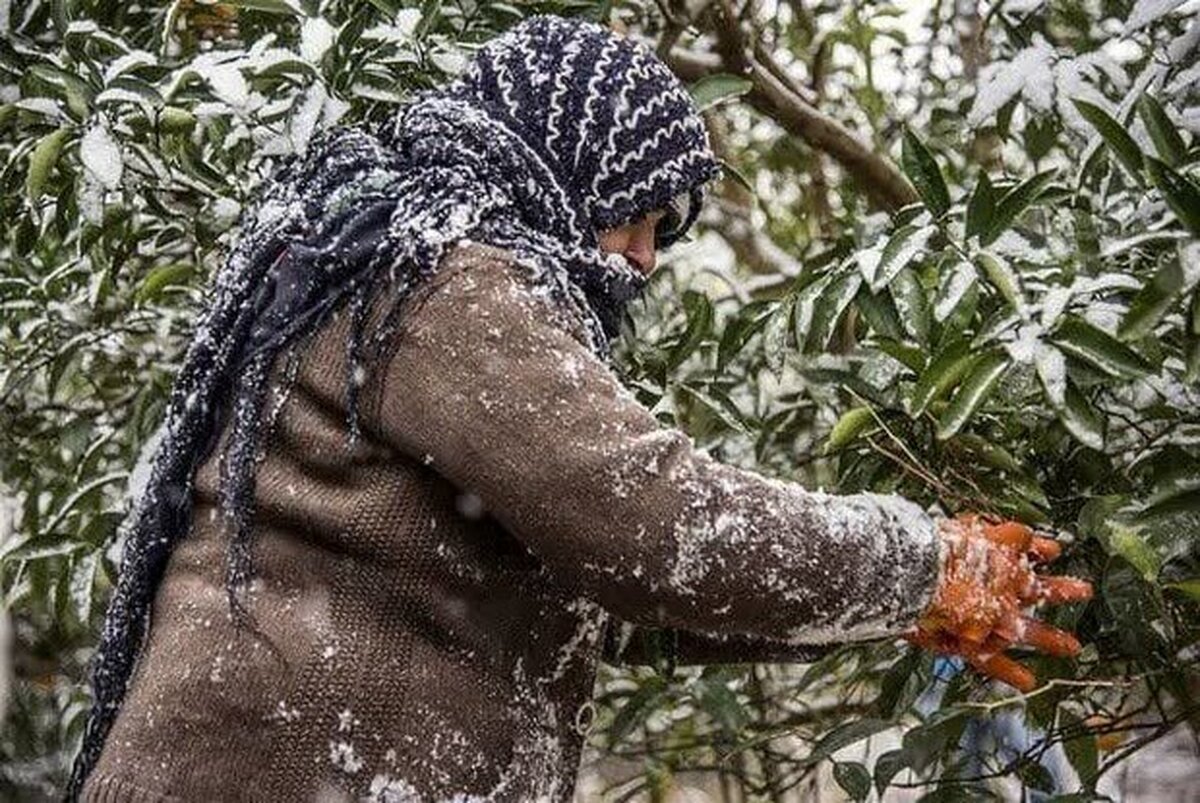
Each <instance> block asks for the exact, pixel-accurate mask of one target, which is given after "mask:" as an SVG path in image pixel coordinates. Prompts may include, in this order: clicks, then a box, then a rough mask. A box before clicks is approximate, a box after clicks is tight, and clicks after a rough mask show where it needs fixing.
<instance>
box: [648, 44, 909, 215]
mask: <svg viewBox="0 0 1200 803" xmlns="http://www.w3.org/2000/svg"><path fill="white" fill-rule="evenodd" d="M727 50H728V48H727ZM742 53H743V57H744V58H745V61H746V64H747V65H748V67H747V69H748V70H749V71H748V72H746V73H743V75H744V76H745V77H746V78H748V79H750V81H751V82H752V83H753V88H752V89H751V90H750V92H749V93H748V94H747V95H746V99H747V101H748V102H749V103H750V105H751V106H753V107H754V108H755V109H757V110H758V111H759V112H761V113H763V114H765V115H767V116H768V117H770V118H772V119H773V120H775V121H776V122H777V123H779V125H780V126H781V127H782V128H783V129H784V130H785V131H787V132H788V133H789V134H791V135H793V136H795V137H798V138H800V139H801V140H803V141H804V142H805V143H807V144H808V145H809V146H810V147H813V148H816V149H817V150H820V151H823V152H824V153H827V154H829V156H830V157H832V158H833V159H834V160H835V161H837V162H838V163H839V164H840V165H841V166H842V168H843V169H844V170H845V171H846V172H847V173H848V174H849V175H850V176H851V178H853V179H854V181H855V182H856V183H857V184H858V185H859V186H860V187H861V188H862V189H863V191H864V192H865V193H866V194H867V196H868V197H869V198H870V199H871V200H872V201H873V202H875V203H877V204H878V205H880V206H881V207H883V208H885V209H889V210H892V209H897V208H899V207H901V206H904V205H905V204H909V203H912V202H913V201H916V200H917V194H916V192H915V191H914V190H913V188H912V185H911V184H909V183H908V179H906V178H905V177H904V174H903V173H901V172H900V171H899V170H898V169H897V168H896V166H895V165H894V164H892V163H891V162H890V161H889V160H888V159H886V158H884V157H883V156H880V155H879V154H877V153H875V152H874V151H872V150H871V149H870V148H869V147H868V146H867V145H866V144H865V143H864V142H862V141H861V140H860V139H858V137H856V136H855V135H854V134H853V133H851V132H850V131H849V130H848V129H847V128H846V127H845V126H843V125H842V124H841V123H839V122H838V121H837V120H834V119H833V118H832V117H829V116H828V115H826V114H824V113H823V112H821V111H820V110H819V109H817V108H816V107H815V106H813V105H812V104H810V103H809V102H808V101H806V100H805V99H804V98H803V97H801V96H800V95H799V94H798V93H797V92H795V91H793V90H791V89H790V88H789V87H788V86H786V85H784V83H783V82H781V81H780V80H779V79H778V78H776V77H775V76H774V75H773V74H772V73H771V70H769V69H768V68H767V67H765V66H763V65H762V64H760V63H758V62H757V61H754V60H752V59H749V58H748V57H746V56H745V53H744V51H742ZM664 60H665V61H666V62H667V64H668V66H670V67H671V69H672V70H674V72H675V74H676V75H678V76H679V77H680V78H681V79H683V80H684V81H688V82H693V81H698V80H699V79H701V78H703V77H704V76H706V75H711V74H713V73H715V72H721V71H725V70H728V69H729V68H730V66H731V65H729V64H728V63H726V61H725V60H724V57H722V58H714V57H713V56H711V55H707V54H699V55H698V54H694V53H688V52H685V51H682V50H678V49H675V50H672V51H671V52H670V53H668V54H666V56H665V57H664ZM734 71H735V72H736V70H734Z"/></svg>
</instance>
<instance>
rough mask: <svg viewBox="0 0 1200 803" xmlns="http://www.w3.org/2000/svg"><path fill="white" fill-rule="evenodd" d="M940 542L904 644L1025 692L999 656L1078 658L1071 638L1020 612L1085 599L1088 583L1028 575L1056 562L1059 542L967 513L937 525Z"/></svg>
mask: <svg viewBox="0 0 1200 803" xmlns="http://www.w3.org/2000/svg"><path fill="white" fill-rule="evenodd" d="M942 538H943V539H944V542H945V543H944V545H945V547H946V550H945V552H943V559H942V571H941V577H940V579H939V582H938V588H937V591H936V592H935V594H934V599H933V602H932V604H930V606H929V608H928V609H926V611H925V613H924V614H922V616H921V618H920V620H919V621H918V622H917V628H916V630H915V631H913V632H910V633H907V634H905V638H907V639H908V640H909V641H912V642H913V643H914V644H917V645H919V646H921V647H924V648H925V649H928V650H933V651H934V652H939V653H945V654H949V655H961V656H962V657H963V658H964V659H966V661H967V663H969V664H970V665H971V666H973V667H974V668H975V669H977V670H978V671H980V672H982V673H983V674H985V675H987V676H989V677H992V678H995V679H997V680H1002V681H1004V682H1005V683H1007V684H1008V685H1010V686H1013V687H1015V688H1017V689H1020V690H1021V691H1023V692H1028V691H1031V690H1032V689H1033V688H1034V687H1035V686H1036V685H1037V679H1036V678H1035V677H1034V675H1033V673H1032V672H1030V671H1029V669H1027V668H1026V667H1024V666H1022V665H1021V664H1020V663H1018V662H1017V661H1014V660H1013V659H1012V658H1009V657H1008V656H1006V655H1005V654H1004V651H1005V650H1006V649H1008V648H1009V647H1010V646H1012V645H1014V644H1022V645H1025V646H1028V647H1033V648H1034V649H1036V650H1040V651H1041V652H1044V653H1047V654H1048V655H1062V656H1071V655H1076V654H1078V653H1079V649H1080V647H1079V642H1078V641H1077V640H1076V639H1075V637H1074V636H1072V635H1071V634H1070V633H1068V632H1066V631H1064V630H1059V629H1058V628H1056V627H1051V626H1050V625H1047V624H1043V623H1042V622H1039V621H1038V620H1037V619H1034V618H1032V617H1031V616H1027V615H1025V613H1024V610H1023V609H1024V608H1026V607H1029V606H1032V605H1035V604H1037V603H1039V602H1051V603H1057V602H1072V601H1076V600H1086V599H1090V598H1091V596H1092V585H1091V583H1088V582H1086V581H1084V580H1076V579H1075V578H1073V577H1043V576H1039V575H1037V574H1035V573H1034V571H1033V566H1034V564H1037V563H1045V562H1046V561H1050V560H1054V558H1056V557H1058V555H1059V553H1060V552H1061V551H1062V549H1061V547H1060V546H1059V545H1058V543H1057V542H1055V541H1052V540H1050V539H1049V538H1041V537H1039V536H1035V535H1034V534H1033V531H1032V530H1030V529H1029V528H1028V527H1027V526H1025V525H1024V524H1021V523H1019V522H1015V521H1006V522H991V521H988V520H985V519H983V518H982V517H980V516H978V515H975V514H971V513H968V514H964V515H961V516H958V517H956V518H953V519H946V520H943V522H942Z"/></svg>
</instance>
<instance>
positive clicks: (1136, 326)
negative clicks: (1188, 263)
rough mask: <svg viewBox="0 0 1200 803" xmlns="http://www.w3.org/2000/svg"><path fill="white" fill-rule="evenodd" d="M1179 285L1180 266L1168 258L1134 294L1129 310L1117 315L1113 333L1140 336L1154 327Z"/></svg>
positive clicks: (1180, 280) (1124, 335) (1123, 337)
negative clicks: (1121, 316) (1117, 320)
mask: <svg viewBox="0 0 1200 803" xmlns="http://www.w3.org/2000/svg"><path fill="white" fill-rule="evenodd" d="M1182 289H1183V267H1182V266H1181V265H1180V264H1179V260H1178V259H1172V260H1170V261H1169V262H1167V264H1165V265H1163V266H1162V267H1161V268H1159V269H1158V272H1157V273H1155V274H1154V278H1152V279H1151V280H1150V281H1149V282H1147V283H1146V286H1145V287H1143V288H1142V289H1141V291H1140V292H1139V293H1138V294H1137V296H1135V297H1134V299H1133V303H1132V304H1130V305H1129V311H1128V312H1127V313H1125V317H1124V318H1122V319H1121V325H1120V326H1119V327H1118V328H1117V337H1119V338H1120V339H1121V340H1127V341H1128V340H1140V339H1141V338H1143V337H1145V336H1146V335H1148V334H1150V332H1151V331H1152V330H1153V329H1154V327H1155V325H1156V324H1157V323H1158V322H1159V321H1160V320H1161V319H1162V316H1163V315H1165V314H1166V312H1167V310H1168V309H1170V308H1171V305H1172V304H1174V303H1175V299H1176V298H1178V297H1179V292H1180V291H1181V290H1182Z"/></svg>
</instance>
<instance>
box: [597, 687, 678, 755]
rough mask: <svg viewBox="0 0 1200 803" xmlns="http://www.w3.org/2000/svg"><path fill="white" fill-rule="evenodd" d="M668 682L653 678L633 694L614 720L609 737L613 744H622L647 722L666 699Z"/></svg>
mask: <svg viewBox="0 0 1200 803" xmlns="http://www.w3.org/2000/svg"><path fill="white" fill-rule="evenodd" d="M666 695H667V690H666V682H665V681H663V680H662V679H661V678H659V677H652V678H650V679H649V680H647V681H646V682H645V685H643V686H642V687H641V688H639V689H638V690H637V691H636V692H634V693H633V695H631V696H630V697H629V699H628V700H626V701H625V705H623V706H621V708H620V710H619V711H617V715H616V717H614V718H613V724H612V727H611V728H610V729H609V737H610V738H611V739H612V740H613V742H621V741H622V740H624V739H625V737H626V736H628V735H629V734H631V733H632V732H633V731H634V730H635V729H636V728H637V727H638V726H639V725H641V724H642V723H643V722H645V721H646V717H648V716H649V715H650V714H651V713H652V712H653V711H654V709H655V708H657V707H658V705H659V704H660V703H661V702H662V700H664V699H665V698H666Z"/></svg>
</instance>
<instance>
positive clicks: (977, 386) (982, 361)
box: [937, 351, 1012, 440]
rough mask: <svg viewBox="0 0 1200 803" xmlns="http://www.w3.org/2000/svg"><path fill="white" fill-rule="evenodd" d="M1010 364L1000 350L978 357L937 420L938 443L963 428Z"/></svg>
mask: <svg viewBox="0 0 1200 803" xmlns="http://www.w3.org/2000/svg"><path fill="white" fill-rule="evenodd" d="M1011 364H1012V363H1011V361H1010V360H1009V359H1008V357H1006V356H1005V355H1004V353H1003V352H1001V351H990V352H988V353H987V354H985V355H983V356H982V357H980V358H979V360H978V361H977V362H976V363H975V365H973V366H972V367H971V372H970V374H968V375H967V378H966V379H965V380H963V383H962V385H961V386H960V387H959V389H958V392H957V393H955V394H954V398H953V399H951V400H950V404H949V406H947V407H946V411H945V412H944V413H942V417H941V418H940V419H939V420H938V427H937V437H938V440H946V439H947V438H951V437H953V436H954V435H955V434H956V433H957V432H958V431H959V430H960V429H962V428H963V426H964V425H965V424H966V423H967V422H968V421H969V420H970V419H971V416H973V415H974V414H975V412H976V411H977V410H978V409H979V407H980V406H981V405H982V404H983V403H984V402H985V401H986V400H987V398H988V396H989V395H991V392H992V391H993V390H994V389H995V387H996V384H997V383H998V382H999V381H1000V378H1001V377H1002V376H1004V373H1005V372H1006V371H1007V370H1008V367H1009V365H1011Z"/></svg>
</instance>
